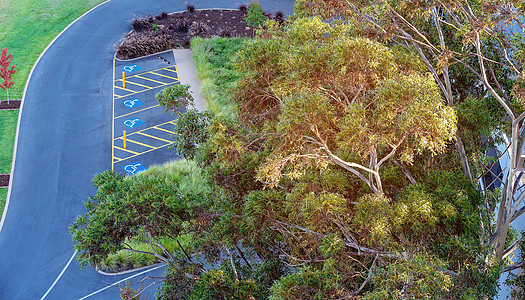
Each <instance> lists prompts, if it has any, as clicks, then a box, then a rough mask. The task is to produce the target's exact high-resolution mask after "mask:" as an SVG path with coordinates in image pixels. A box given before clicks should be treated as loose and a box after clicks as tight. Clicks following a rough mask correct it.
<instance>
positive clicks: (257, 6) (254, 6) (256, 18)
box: [245, 0, 266, 27]
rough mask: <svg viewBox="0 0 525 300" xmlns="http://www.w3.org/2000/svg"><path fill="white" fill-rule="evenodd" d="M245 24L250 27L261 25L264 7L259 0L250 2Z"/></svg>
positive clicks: (263, 19) (263, 17) (264, 18)
mask: <svg viewBox="0 0 525 300" xmlns="http://www.w3.org/2000/svg"><path fill="white" fill-rule="evenodd" d="M245 20H246V24H248V26H250V27H261V26H262V24H263V23H264V21H265V20H266V17H265V16H264V9H263V8H262V6H261V3H259V1H257V0H255V1H253V2H252V3H250V8H249V9H248V13H247V15H246V19H245Z"/></svg>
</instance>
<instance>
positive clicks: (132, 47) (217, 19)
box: [117, 5, 284, 59]
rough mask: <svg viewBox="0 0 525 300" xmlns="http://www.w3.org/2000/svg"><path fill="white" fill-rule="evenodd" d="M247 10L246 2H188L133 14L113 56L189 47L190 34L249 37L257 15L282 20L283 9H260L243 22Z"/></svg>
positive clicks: (146, 53) (144, 53)
mask: <svg viewBox="0 0 525 300" xmlns="http://www.w3.org/2000/svg"><path fill="white" fill-rule="evenodd" d="M249 14H250V13H249V7H248V6H247V5H241V6H240V7H239V9H236V10H232V9H211V10H210V9H206V10H197V9H195V8H193V6H191V5H189V6H188V10H187V11H184V12H177V13H172V14H168V13H165V12H163V13H161V14H160V15H157V16H153V17H135V18H134V19H133V20H131V26H132V27H133V30H132V31H131V32H129V33H128V34H127V35H126V36H125V37H124V38H123V39H122V41H121V42H120V44H119V46H118V48H117V58H119V59H133V58H137V57H141V56H145V55H148V54H153V53H157V52H162V51H166V50H169V49H175V48H189V47H190V40H191V38H193V37H196V36H200V37H205V38H207V37H213V36H220V37H253V36H254V34H255V31H254V29H255V27H256V26H254V23H259V22H260V21H261V20H260V18H272V19H275V20H276V21H277V22H279V23H282V22H284V16H283V13H282V12H279V11H278V12H275V13H274V14H273V15H272V14H266V13H263V12H262V11H261V12H260V14H259V16H260V18H259V19H257V18H256V22H253V21H251V22H250V21H248V22H246V17H247V16H248V15H249ZM251 14H252V15H256V14H255V13H251ZM248 24H251V25H252V26H249V25H248Z"/></svg>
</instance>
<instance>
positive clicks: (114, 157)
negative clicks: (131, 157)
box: [113, 156, 124, 163]
mask: <svg viewBox="0 0 525 300" xmlns="http://www.w3.org/2000/svg"><path fill="white" fill-rule="evenodd" d="M115 160H117V161H115ZM121 160H124V158H118V157H116V156H113V163H116V162H119V161H121Z"/></svg>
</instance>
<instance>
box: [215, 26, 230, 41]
mask: <svg viewBox="0 0 525 300" xmlns="http://www.w3.org/2000/svg"><path fill="white" fill-rule="evenodd" d="M217 35H218V36H220V37H228V38H229V37H232V31H231V30H230V29H228V28H224V27H221V28H219V31H218V33H217Z"/></svg>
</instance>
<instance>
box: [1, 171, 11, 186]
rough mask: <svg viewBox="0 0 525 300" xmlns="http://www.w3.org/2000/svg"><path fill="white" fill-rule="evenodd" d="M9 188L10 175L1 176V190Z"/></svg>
mask: <svg viewBox="0 0 525 300" xmlns="http://www.w3.org/2000/svg"><path fill="white" fill-rule="evenodd" d="M8 186H9V174H0V188H3V187H8Z"/></svg>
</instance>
